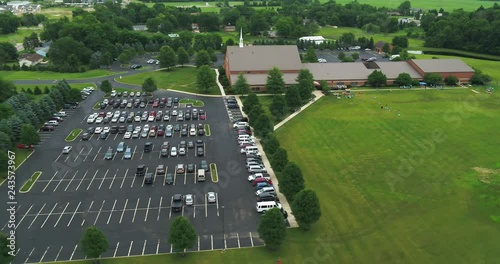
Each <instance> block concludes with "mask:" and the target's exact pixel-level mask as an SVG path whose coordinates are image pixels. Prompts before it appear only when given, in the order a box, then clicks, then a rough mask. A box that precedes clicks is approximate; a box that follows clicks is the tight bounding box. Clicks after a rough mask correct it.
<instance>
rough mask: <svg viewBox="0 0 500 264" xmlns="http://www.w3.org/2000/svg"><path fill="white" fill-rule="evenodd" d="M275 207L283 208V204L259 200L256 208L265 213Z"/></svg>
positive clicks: (258, 211)
mask: <svg viewBox="0 0 500 264" xmlns="http://www.w3.org/2000/svg"><path fill="white" fill-rule="evenodd" d="M273 208H279V209H281V204H280V203H277V202H275V201H268V202H258V203H257V205H256V206H255V209H257V213H265V212H266V211H267V210H271V209H273Z"/></svg>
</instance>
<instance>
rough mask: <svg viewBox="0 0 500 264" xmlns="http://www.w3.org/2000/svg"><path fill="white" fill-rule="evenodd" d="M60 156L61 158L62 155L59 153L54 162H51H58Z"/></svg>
mask: <svg viewBox="0 0 500 264" xmlns="http://www.w3.org/2000/svg"><path fill="white" fill-rule="evenodd" d="M61 156H62V153H61V154H59V156H57V158H56V159H55V160H54V162H53V163H55V162H57V160H59V158H60V157H61Z"/></svg>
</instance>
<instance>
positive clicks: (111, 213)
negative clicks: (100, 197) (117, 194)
mask: <svg viewBox="0 0 500 264" xmlns="http://www.w3.org/2000/svg"><path fill="white" fill-rule="evenodd" d="M115 205H116V199H115V202H114V203H113V208H111V212H110V213H109V217H108V222H107V223H106V224H107V225H108V224H109V220H111V216H112V215H113V211H114V210H115Z"/></svg>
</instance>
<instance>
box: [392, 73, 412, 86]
mask: <svg viewBox="0 0 500 264" xmlns="http://www.w3.org/2000/svg"><path fill="white" fill-rule="evenodd" d="M412 82H413V79H412V78H411V76H410V75H409V74H408V73H406V72H403V73H400V74H399V75H398V77H397V78H396V80H394V84H395V85H398V86H410V85H411V84H412Z"/></svg>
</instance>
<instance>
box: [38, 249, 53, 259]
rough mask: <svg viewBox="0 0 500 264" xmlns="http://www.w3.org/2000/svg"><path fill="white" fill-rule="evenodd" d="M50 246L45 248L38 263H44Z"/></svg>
mask: <svg viewBox="0 0 500 264" xmlns="http://www.w3.org/2000/svg"><path fill="white" fill-rule="evenodd" d="M49 248H50V247H47V249H46V250H45V252H43V255H42V257H41V258H40V261H39V262H38V263H42V262H43V258H45V254H47V251H49Z"/></svg>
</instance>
